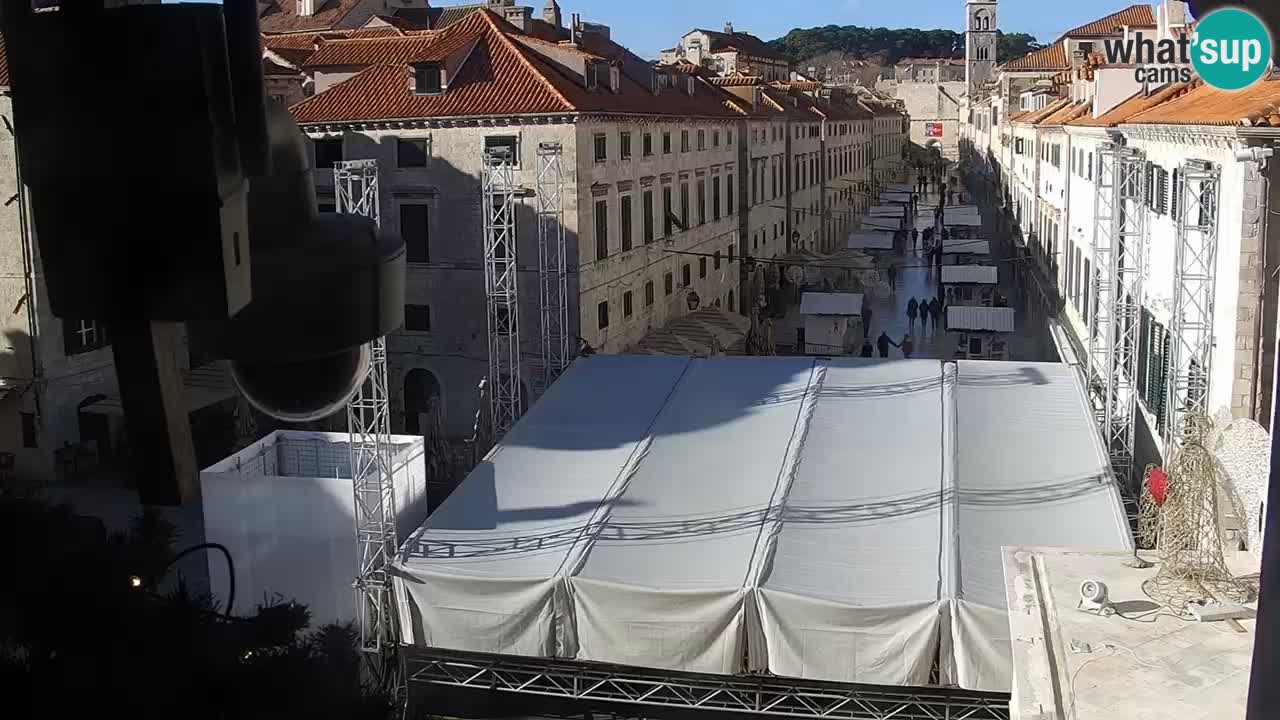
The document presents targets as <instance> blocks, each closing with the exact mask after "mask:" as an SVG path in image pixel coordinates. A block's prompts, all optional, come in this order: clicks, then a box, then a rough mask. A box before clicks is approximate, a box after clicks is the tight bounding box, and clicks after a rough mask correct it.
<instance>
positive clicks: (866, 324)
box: [862, 295, 874, 340]
mask: <svg viewBox="0 0 1280 720" xmlns="http://www.w3.org/2000/svg"><path fill="white" fill-rule="evenodd" d="M873 314H874V312H873V311H872V310H871V306H870V305H867V304H866V296H865V295H864V296H863V303H862V339H863V340H866V339H867V333H869V332H871V316H872V315H873Z"/></svg>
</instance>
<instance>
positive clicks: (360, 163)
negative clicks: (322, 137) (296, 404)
mask: <svg viewBox="0 0 1280 720" xmlns="http://www.w3.org/2000/svg"><path fill="white" fill-rule="evenodd" d="M333 180H334V198H335V209H336V210H337V211H338V212H340V213H348V214H352V215H363V216H365V217H367V218H370V219H372V220H373V221H374V223H375V224H377V225H379V226H381V224H382V217H381V213H380V212H379V207H380V205H379V199H380V195H379V187H378V161H377V160H348V161H345V162H340V163H337V164H336V165H334V168H333ZM347 434H348V447H349V450H350V453H351V483H352V488H353V492H354V497H355V515H356V517H355V534H356V579H355V583H354V588H355V594H356V613H357V617H356V623H357V625H358V627H359V631H360V647H361V649H362V650H365V651H366V652H370V653H381V652H383V650H384V649H386V648H390V647H394V646H395V645H396V644H398V642H399V639H400V635H399V631H398V629H397V628H396V627H395V622H396V613H395V608H394V606H393V597H392V591H391V578H390V576H389V575H388V574H387V568H388V566H389V565H390V563H391V561H392V559H393V558H394V557H395V554H396V549H397V537H396V507H395V503H396V501H395V486H394V484H393V483H392V481H391V409H390V398H389V397H388V394H387V341H386V338H382V337H379V338H376V339H374V340H373V341H372V342H370V343H369V374H368V375H367V376H366V377H365V381H364V383H363V384H362V385H361V386H360V390H359V392H357V393H356V395H355V396H354V397H352V398H351V401H350V402H348V403H347Z"/></svg>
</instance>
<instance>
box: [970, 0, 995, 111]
mask: <svg viewBox="0 0 1280 720" xmlns="http://www.w3.org/2000/svg"><path fill="white" fill-rule="evenodd" d="M964 9H965V26H964V27H965V30H964V79H965V84H966V86H967V88H968V91H969V97H970V99H973V98H976V97H977V91H978V90H979V89H980V88H981V87H982V86H983V85H984V84H986V83H987V81H989V80H991V77H992V75H993V74H994V73H995V69H996V40H997V38H996V0H965V4H964Z"/></svg>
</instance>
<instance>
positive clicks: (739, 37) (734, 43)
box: [694, 28, 786, 60]
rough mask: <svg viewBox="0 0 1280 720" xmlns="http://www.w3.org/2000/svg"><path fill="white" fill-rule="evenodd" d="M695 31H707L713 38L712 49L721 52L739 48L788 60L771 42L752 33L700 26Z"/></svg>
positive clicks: (746, 52)
mask: <svg viewBox="0 0 1280 720" xmlns="http://www.w3.org/2000/svg"><path fill="white" fill-rule="evenodd" d="M694 32H700V33H705V34H706V36H707V37H709V38H711V51H712V52H720V51H722V50H737V51H738V52H740V53H745V54H747V55H755V56H757V57H766V58H774V59H777V60H786V57H785V56H784V55H783V54H782V53H780V52H778V51H777V50H774V49H773V48H772V47H770V46H769V43H767V42H765V41H764V40H761V39H760V38H758V37H756V36H755V35H752V34H751V33H744V32H732V33H723V32H716V31H715V30H703V29H702V28H698V29H696V30H694Z"/></svg>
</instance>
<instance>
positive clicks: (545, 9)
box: [542, 0, 561, 27]
mask: <svg viewBox="0 0 1280 720" xmlns="http://www.w3.org/2000/svg"><path fill="white" fill-rule="evenodd" d="M542 21H543V22H545V23H548V24H550V25H552V26H554V27H560V26H561V23H560V3H558V2H556V0H547V4H546V5H543V6H542Z"/></svg>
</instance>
